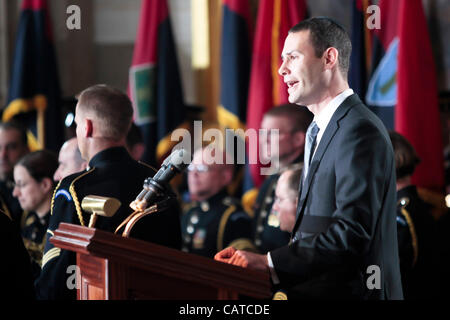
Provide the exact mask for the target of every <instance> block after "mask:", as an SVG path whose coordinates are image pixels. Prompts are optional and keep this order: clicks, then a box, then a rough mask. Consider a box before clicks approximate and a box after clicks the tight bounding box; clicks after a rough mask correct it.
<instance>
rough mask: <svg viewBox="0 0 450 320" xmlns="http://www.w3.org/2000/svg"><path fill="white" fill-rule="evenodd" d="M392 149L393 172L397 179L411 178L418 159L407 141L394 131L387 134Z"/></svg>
mask: <svg viewBox="0 0 450 320" xmlns="http://www.w3.org/2000/svg"><path fill="white" fill-rule="evenodd" d="M389 137H390V138H391V142H392V147H393V148H394V156H395V171H396V174H397V179H402V178H405V177H408V176H411V175H412V174H413V173H414V170H415V169H416V166H417V165H418V164H419V163H420V158H419V157H418V156H417V153H416V150H414V147H413V146H412V145H411V144H410V143H409V141H408V140H407V139H406V138H405V137H404V136H402V135H401V134H400V133H398V132H395V131H390V132H389Z"/></svg>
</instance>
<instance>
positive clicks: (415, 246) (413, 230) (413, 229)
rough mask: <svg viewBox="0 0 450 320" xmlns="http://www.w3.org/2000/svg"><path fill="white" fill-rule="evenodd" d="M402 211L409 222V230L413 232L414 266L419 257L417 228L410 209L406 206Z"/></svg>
mask: <svg viewBox="0 0 450 320" xmlns="http://www.w3.org/2000/svg"><path fill="white" fill-rule="evenodd" d="M401 212H402V214H403V216H404V217H405V219H406V222H407V223H408V227H409V232H410V233H411V240H412V246H413V250H414V260H413V263H412V265H413V266H414V265H415V264H416V262H417V257H418V256H419V246H418V244H417V234H416V228H414V223H413V221H412V219H411V216H410V215H409V213H408V211H406V209H405V208H402V209H401Z"/></svg>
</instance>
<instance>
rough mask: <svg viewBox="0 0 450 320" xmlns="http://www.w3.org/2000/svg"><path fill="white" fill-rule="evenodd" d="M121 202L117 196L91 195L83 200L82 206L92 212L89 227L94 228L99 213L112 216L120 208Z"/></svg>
mask: <svg viewBox="0 0 450 320" xmlns="http://www.w3.org/2000/svg"><path fill="white" fill-rule="evenodd" d="M120 205H121V202H120V201H119V200H117V199H116V198H108V197H101V196H94V195H89V196H86V197H84V198H83V201H81V208H83V210H84V211H86V212H89V213H90V214H91V219H90V221H89V228H92V227H93V226H94V224H95V221H96V219H97V215H99V216H103V217H112V216H113V215H114V214H115V213H116V212H117V210H118V209H119V207H120Z"/></svg>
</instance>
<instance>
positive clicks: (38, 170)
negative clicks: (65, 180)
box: [16, 150, 58, 183]
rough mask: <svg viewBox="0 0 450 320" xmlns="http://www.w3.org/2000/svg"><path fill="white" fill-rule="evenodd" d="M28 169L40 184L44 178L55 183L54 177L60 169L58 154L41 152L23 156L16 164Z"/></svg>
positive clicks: (46, 151)
mask: <svg viewBox="0 0 450 320" xmlns="http://www.w3.org/2000/svg"><path fill="white" fill-rule="evenodd" d="M18 165H20V166H22V167H24V168H25V169H27V171H28V173H29V174H30V176H31V177H32V178H33V179H34V180H36V181H38V182H40V181H42V179H44V178H50V180H52V182H53V183H54V181H53V175H54V174H55V171H56V169H58V157H57V155H56V153H54V152H52V151H49V150H39V151H34V152H30V153H28V154H27V155H25V156H23V157H22V158H21V159H20V160H19V161H18V162H17V164H16V166H18Z"/></svg>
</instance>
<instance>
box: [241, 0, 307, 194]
mask: <svg viewBox="0 0 450 320" xmlns="http://www.w3.org/2000/svg"><path fill="white" fill-rule="evenodd" d="M305 16H306V3H305V1H303V0H261V1H260V2H259V8H258V17H257V21H256V31H255V39H254V42H253V50H252V51H253V54H252V65H251V71H250V84H249V97H248V105H247V129H255V130H258V129H259V128H260V124H261V120H262V118H263V115H264V113H265V112H266V111H268V110H269V109H270V108H272V107H273V106H276V105H280V104H283V103H287V102H288V94H287V87H286V84H285V83H284V82H283V80H282V78H281V77H280V76H279V75H278V69H279V67H280V65H281V52H282V50H283V46H284V40H285V39H286V36H287V34H288V31H289V29H290V28H291V27H293V26H294V25H296V24H297V23H298V22H300V21H301V20H303V19H304V18H305ZM253 149H256V148H253ZM249 157H250V160H251V159H252V158H253V159H256V158H257V156H256V155H255V154H253V155H252V154H249ZM250 172H251V176H252V179H253V183H254V185H255V186H256V187H259V185H260V184H261V183H262V181H263V180H264V176H261V175H260V165H258V164H255V165H251V166H250Z"/></svg>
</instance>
